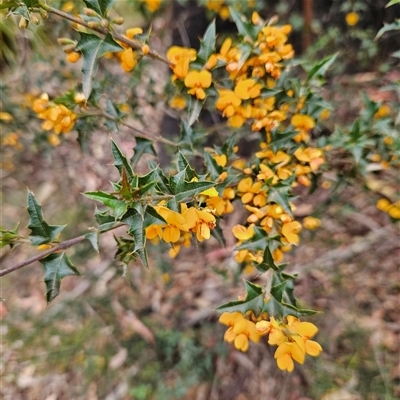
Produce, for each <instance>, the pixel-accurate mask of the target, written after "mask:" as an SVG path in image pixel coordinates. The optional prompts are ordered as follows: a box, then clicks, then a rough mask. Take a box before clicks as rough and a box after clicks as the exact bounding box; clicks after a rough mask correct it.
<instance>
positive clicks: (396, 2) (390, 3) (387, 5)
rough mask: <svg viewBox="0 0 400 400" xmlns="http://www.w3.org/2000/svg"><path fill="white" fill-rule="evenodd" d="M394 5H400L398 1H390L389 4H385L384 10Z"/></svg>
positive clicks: (399, 0)
mask: <svg viewBox="0 0 400 400" xmlns="http://www.w3.org/2000/svg"><path fill="white" fill-rule="evenodd" d="M395 4H400V0H390V1H389V3H387V4H386V6H385V8H387V7H390V6H394V5H395Z"/></svg>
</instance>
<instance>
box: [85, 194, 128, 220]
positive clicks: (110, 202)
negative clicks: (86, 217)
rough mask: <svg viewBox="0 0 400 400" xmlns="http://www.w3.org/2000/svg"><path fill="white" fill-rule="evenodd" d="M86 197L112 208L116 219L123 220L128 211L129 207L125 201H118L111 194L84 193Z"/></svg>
mask: <svg viewBox="0 0 400 400" xmlns="http://www.w3.org/2000/svg"><path fill="white" fill-rule="evenodd" d="M84 195H85V196H86V197H88V198H89V199H92V200H95V201H98V202H100V203H102V204H104V205H105V206H107V207H110V208H111V210H112V211H113V213H114V216H115V218H116V219H119V218H121V217H122V216H123V215H124V214H125V212H126V210H127V205H126V203H125V202H124V201H122V200H118V199H117V198H116V197H114V196H113V195H111V194H109V193H106V192H101V191H97V192H86V193H84Z"/></svg>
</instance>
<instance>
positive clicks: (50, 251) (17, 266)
mask: <svg viewBox="0 0 400 400" xmlns="http://www.w3.org/2000/svg"><path fill="white" fill-rule="evenodd" d="M123 225H124V224H119V225H116V226H113V227H111V228H109V229H106V230H104V231H99V234H102V233H105V232H108V231H111V230H113V229H116V228H119V227H121V226H123ZM85 239H87V235H81V236H78V237H75V238H72V239H69V240H66V241H65V242H62V243H60V244H58V245H57V246H54V247H52V248H51V249H47V250H44V251H42V252H41V253H39V254H36V256H33V257H31V258H28V259H27V260H24V261H21V262H20V263H18V264H15V265H13V266H12V267H9V268H6V269H2V270H0V276H4V275H8V274H10V273H11V272H14V271H16V270H17V269H20V268H23V267H26V266H27V265H29V264H32V263H34V262H36V261H40V260H41V259H42V258H44V257H46V256H48V255H49V254H53V253H56V252H58V251H60V250H65V249H68V248H69V247H71V246H73V245H75V244H77V243H80V242H83V241H84V240H85Z"/></svg>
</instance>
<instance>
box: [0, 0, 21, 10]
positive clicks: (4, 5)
mask: <svg viewBox="0 0 400 400" xmlns="http://www.w3.org/2000/svg"><path fill="white" fill-rule="evenodd" d="M17 6H18V2H17V1H16V0H12V1H6V2H4V3H1V4H0V10H3V9H5V8H11V7H17Z"/></svg>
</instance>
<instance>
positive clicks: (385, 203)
mask: <svg viewBox="0 0 400 400" xmlns="http://www.w3.org/2000/svg"><path fill="white" fill-rule="evenodd" d="M389 207H390V201H389V200H388V199H385V198H382V199H379V200H378V202H377V203H376V208H377V209H378V210H381V211H385V212H386V211H388V210H389Z"/></svg>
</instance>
